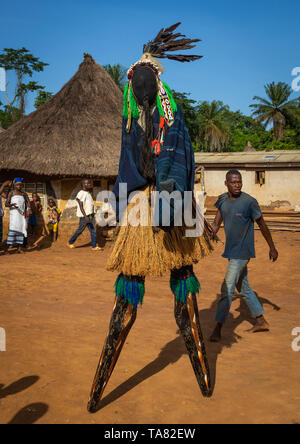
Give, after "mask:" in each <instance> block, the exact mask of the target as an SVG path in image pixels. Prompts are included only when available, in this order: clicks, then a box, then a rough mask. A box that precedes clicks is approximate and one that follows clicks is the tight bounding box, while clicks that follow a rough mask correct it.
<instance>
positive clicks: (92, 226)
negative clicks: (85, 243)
mask: <svg viewBox="0 0 300 444" xmlns="http://www.w3.org/2000/svg"><path fill="white" fill-rule="evenodd" d="M86 227H88V229H89V232H90V234H91V239H92V247H93V248H95V247H97V238H96V223H95V216H92V217H91V221H90V222H89V223H88V222H87V221H86V220H85V217H80V218H79V227H78V228H77V230H76V232H75V233H74V235H73V236H72V237H71V239H70V240H69V244H70V245H72V244H74V242H75V241H76V239H77V238H78V237H79V236H80V235H81V234H82V233H83V232H84V230H85V229H86Z"/></svg>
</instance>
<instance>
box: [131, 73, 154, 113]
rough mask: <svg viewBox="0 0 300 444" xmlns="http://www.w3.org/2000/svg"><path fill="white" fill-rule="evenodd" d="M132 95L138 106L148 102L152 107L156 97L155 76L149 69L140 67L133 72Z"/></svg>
mask: <svg viewBox="0 0 300 444" xmlns="http://www.w3.org/2000/svg"><path fill="white" fill-rule="evenodd" d="M132 90H133V94H134V96H135V98H136V100H137V102H138V104H139V105H140V106H143V105H144V103H145V102H148V103H149V105H150V106H152V105H154V103H155V101H156V96H157V81H156V76H155V74H154V72H153V71H152V69H151V68H148V67H145V66H142V67H140V68H138V69H136V70H135V72H134V74H133V77H132Z"/></svg>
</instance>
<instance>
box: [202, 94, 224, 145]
mask: <svg viewBox="0 0 300 444" xmlns="http://www.w3.org/2000/svg"><path fill="white" fill-rule="evenodd" d="M227 110H228V107H227V106H225V105H224V104H223V102H220V101H215V100H214V101H212V102H211V103H209V102H202V103H201V105H200V106H199V107H198V112H197V120H198V122H197V123H198V137H197V139H198V143H199V142H200V143H201V141H202V142H204V146H205V148H206V149H209V151H221V149H222V148H223V147H224V146H225V145H226V143H227V142H228V140H229V126H228V124H227V122H226V118H225V112H226V111H227Z"/></svg>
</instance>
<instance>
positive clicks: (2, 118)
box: [0, 101, 20, 129]
mask: <svg viewBox="0 0 300 444" xmlns="http://www.w3.org/2000/svg"><path fill="white" fill-rule="evenodd" d="M19 118H20V110H19V109H18V108H15V107H10V106H8V105H3V103H1V101H0V125H1V126H2V128H4V129H8V128H9V127H10V126H11V125H12V124H13V123H14V122H15V121H16V120H18V119H19Z"/></svg>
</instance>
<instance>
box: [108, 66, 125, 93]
mask: <svg viewBox="0 0 300 444" xmlns="http://www.w3.org/2000/svg"><path fill="white" fill-rule="evenodd" d="M103 68H104V69H105V71H106V72H107V73H108V74H109V75H110V76H111V78H112V79H113V81H114V82H115V84H116V85H117V86H118V87H119V88H120V90H121V91H124V87H125V83H126V71H127V70H126V68H124V66H122V65H119V64H117V65H104V66H103Z"/></svg>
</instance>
